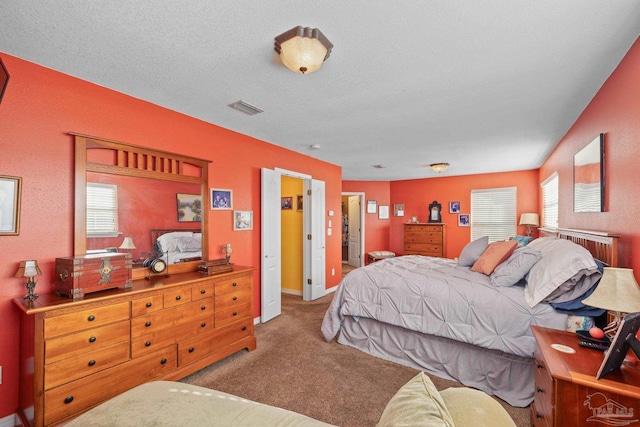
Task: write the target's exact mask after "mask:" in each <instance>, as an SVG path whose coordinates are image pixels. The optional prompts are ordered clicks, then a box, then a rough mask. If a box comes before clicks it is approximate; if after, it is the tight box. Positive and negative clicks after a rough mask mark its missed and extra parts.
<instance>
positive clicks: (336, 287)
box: [0, 285, 338, 427]
mask: <svg viewBox="0 0 640 427" xmlns="http://www.w3.org/2000/svg"><path fill="white" fill-rule="evenodd" d="M336 289H338V285H336V286H334V287H333V288H329V289H325V291H324V294H325V295H328V294H330V293H331V292H335V291H336ZM281 292H282V293H283V294H290V295H297V296H299V297H301V296H302V292H300V291H290V290H288V289H282V290H281ZM258 323H261V322H260V316H258V317H254V318H253V324H254V325H257V324H258ZM0 427H4V426H2V425H0Z"/></svg>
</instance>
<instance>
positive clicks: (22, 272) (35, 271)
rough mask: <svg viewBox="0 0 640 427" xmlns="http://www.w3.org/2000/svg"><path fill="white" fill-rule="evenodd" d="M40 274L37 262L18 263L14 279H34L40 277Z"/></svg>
mask: <svg viewBox="0 0 640 427" xmlns="http://www.w3.org/2000/svg"><path fill="white" fill-rule="evenodd" d="M41 274H42V272H41V271H40V267H38V261H35V260H34V261H20V266H19V267H18V272H17V273H16V277H35V276H40V275H41Z"/></svg>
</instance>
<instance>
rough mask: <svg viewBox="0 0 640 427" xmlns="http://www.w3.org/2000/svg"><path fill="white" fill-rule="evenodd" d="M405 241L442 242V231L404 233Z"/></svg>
mask: <svg viewBox="0 0 640 427" xmlns="http://www.w3.org/2000/svg"><path fill="white" fill-rule="evenodd" d="M404 241H405V242H420V243H437V244H442V233H433V232H424V233H405V235H404Z"/></svg>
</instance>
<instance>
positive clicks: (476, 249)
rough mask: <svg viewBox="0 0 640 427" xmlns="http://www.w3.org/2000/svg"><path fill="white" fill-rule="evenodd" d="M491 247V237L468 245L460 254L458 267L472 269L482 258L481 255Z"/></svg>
mask: <svg viewBox="0 0 640 427" xmlns="http://www.w3.org/2000/svg"><path fill="white" fill-rule="evenodd" d="M487 246H489V236H482V237H480V238H479V239H476V240H474V241H473V242H469V243H467V245H466V246H465V247H464V248H463V249H462V252H460V258H459V259H458V265H461V266H463V267H471V266H472V265H473V264H475V262H476V261H477V260H478V258H480V255H482V253H483V252H484V250H485V249H487Z"/></svg>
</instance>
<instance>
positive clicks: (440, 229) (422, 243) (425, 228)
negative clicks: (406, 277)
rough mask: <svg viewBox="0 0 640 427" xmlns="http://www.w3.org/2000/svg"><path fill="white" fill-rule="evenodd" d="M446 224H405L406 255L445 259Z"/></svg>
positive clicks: (404, 251)
mask: <svg viewBox="0 0 640 427" xmlns="http://www.w3.org/2000/svg"><path fill="white" fill-rule="evenodd" d="M445 227H446V225H445V224H440V223H437V224H436V223H432V224H428V223H425V224H404V247H403V249H404V250H403V254H404V255H424V256H432V257H441V258H442V257H444V256H445V254H446V242H447V241H446V235H445Z"/></svg>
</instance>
